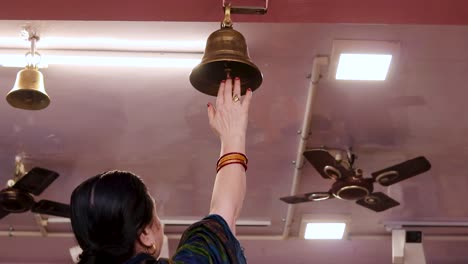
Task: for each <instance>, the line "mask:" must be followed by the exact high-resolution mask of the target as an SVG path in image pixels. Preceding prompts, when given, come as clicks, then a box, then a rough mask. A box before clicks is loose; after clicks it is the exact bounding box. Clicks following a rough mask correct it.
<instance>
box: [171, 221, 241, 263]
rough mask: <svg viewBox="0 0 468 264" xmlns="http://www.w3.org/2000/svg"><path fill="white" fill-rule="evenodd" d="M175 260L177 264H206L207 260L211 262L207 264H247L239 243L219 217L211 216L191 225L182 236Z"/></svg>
mask: <svg viewBox="0 0 468 264" xmlns="http://www.w3.org/2000/svg"><path fill="white" fill-rule="evenodd" d="M195 259H197V260H196V261H195V262H193V260H195ZM173 260H174V262H176V263H179V261H181V262H182V263H205V261H206V260H210V261H207V262H206V263H212V262H211V261H212V260H214V261H213V262H214V263H223V264H225V263H226V264H227V263H236V264H237V263H239V264H241V263H246V261H245V256H244V254H243V250H242V248H241V246H240V243H239V241H238V240H237V239H236V237H235V236H234V234H233V233H232V232H231V230H230V228H229V226H228V224H227V223H226V221H225V220H224V219H223V218H222V217H221V216H219V215H209V216H207V217H205V218H204V219H202V220H200V221H198V222H196V223H194V224H193V225H191V226H190V227H189V228H188V229H187V230H186V231H185V232H184V234H183V235H182V238H181V240H180V242H179V246H178V248H177V252H176V254H175V255H174V257H173ZM190 261H192V262H190Z"/></svg>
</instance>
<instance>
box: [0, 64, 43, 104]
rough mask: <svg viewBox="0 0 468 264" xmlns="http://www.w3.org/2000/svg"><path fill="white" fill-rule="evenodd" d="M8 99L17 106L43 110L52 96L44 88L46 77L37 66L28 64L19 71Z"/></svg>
mask: <svg viewBox="0 0 468 264" xmlns="http://www.w3.org/2000/svg"><path fill="white" fill-rule="evenodd" d="M6 100H7V101H8V103H9V104H10V105H11V106H13V107H16V108H20V109H25V110H41V109H44V108H46V107H47V106H48V105H49V104H50V98H49V96H48V95H47V93H46V91H45V89H44V77H43V75H42V73H41V72H40V71H39V70H38V69H37V68H36V67H31V66H28V67H26V68H25V69H23V70H21V71H20V72H18V75H17V76H16V82H15V86H13V89H12V90H11V91H10V92H9V93H8V94H7V96H6Z"/></svg>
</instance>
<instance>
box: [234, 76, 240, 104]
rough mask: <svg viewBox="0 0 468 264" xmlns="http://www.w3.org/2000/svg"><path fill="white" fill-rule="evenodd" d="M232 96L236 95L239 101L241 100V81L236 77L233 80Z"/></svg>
mask: <svg viewBox="0 0 468 264" xmlns="http://www.w3.org/2000/svg"><path fill="white" fill-rule="evenodd" d="M233 95H237V97H238V98H239V99H240V98H241V81H240V79H239V78H237V77H236V78H235V79H234V94H233Z"/></svg>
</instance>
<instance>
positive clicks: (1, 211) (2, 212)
mask: <svg viewBox="0 0 468 264" xmlns="http://www.w3.org/2000/svg"><path fill="white" fill-rule="evenodd" d="M8 214H9V212H7V211H6V210H4V209H3V208H2V206H0V219H2V218H4V217H5V216H7V215H8Z"/></svg>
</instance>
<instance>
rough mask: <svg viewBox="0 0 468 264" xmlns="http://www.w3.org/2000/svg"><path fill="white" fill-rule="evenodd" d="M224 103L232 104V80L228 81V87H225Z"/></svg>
mask: <svg viewBox="0 0 468 264" xmlns="http://www.w3.org/2000/svg"><path fill="white" fill-rule="evenodd" d="M224 103H225V104H229V103H232V79H227V80H226V85H225V86H224Z"/></svg>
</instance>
